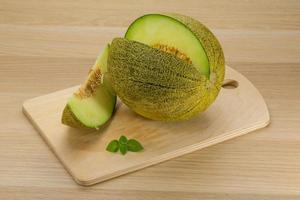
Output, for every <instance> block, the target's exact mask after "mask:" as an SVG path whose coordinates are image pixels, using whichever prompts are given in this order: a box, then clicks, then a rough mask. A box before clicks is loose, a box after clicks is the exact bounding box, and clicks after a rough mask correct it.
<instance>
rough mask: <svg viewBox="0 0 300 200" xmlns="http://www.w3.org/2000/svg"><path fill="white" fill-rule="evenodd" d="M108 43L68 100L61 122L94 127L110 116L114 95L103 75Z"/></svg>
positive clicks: (104, 121) (97, 126)
mask: <svg viewBox="0 0 300 200" xmlns="http://www.w3.org/2000/svg"><path fill="white" fill-rule="evenodd" d="M108 53H109V45H107V46H106V48H105V49H104V51H103V53H102V54H101V55H100V56H99V57H98V58H97V60H96V62H95V64H94V66H93V67H92V68H91V70H90V72H89V75H88V78H87V80H86V81H85V83H84V84H83V85H82V86H81V87H80V88H79V90H78V91H76V92H75V93H74V94H73V95H72V96H71V97H70V98H69V100H68V102H67V105H66V107H65V109H64V111H63V115H62V123H63V124H65V125H68V126H71V127H76V128H95V129H98V128H99V127H100V126H102V125H103V124H105V123H106V122H107V121H108V120H109V119H110V118H111V116H112V114H113V111H114V108H115V104H116V95H115V94H114V93H113V92H112V91H111V90H110V88H109V82H108V80H107V79H106V78H104V77H105V73H106V71H107V57H108Z"/></svg>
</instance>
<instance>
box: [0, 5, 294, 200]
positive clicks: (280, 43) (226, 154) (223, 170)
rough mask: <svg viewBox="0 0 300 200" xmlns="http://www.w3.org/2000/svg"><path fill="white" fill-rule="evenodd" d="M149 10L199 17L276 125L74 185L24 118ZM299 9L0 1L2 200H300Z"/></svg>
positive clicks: (83, 72) (72, 81)
mask: <svg viewBox="0 0 300 200" xmlns="http://www.w3.org/2000/svg"><path fill="white" fill-rule="evenodd" d="M150 12H178V13H182V14H186V15H190V16H193V17H195V18H197V19H199V20H200V21H202V22H203V23H205V24H206V25H207V26H208V27H210V28H211V29H212V30H213V32H214V33H215V34H216V35H217V36H218V38H219V39H220V41H221V43H222V45H223V47H224V51H225V56H226V60H227V64H228V65H229V66H231V67H233V68H235V69H237V70H238V71H240V72H241V73H242V74H244V75H245V76H247V77H248V78H249V79H250V80H251V81H252V82H253V83H254V84H255V85H256V86H257V88H258V89H259V90H260V92H261V93H262V95H263V96H264V98H265V99H266V102H267V104H268V106H269V109H270V114H271V125H270V126H268V127H267V128H265V129H262V130H260V131H256V132H253V133H251V134H248V135H246V136H242V137H239V138H237V139H234V140H231V141H228V142H225V143H222V144H218V145H216V146H213V147H209V148H207V149H204V150H200V151H196V152H194V153H191V154H188V155H185V156H182V157H180V158H176V159H173V160H171V161H168V162H165V163H162V164H159V165H156V166H154V167H149V168H147V169H144V170H141V171H138V172H136V173H132V174H129V175H125V176H122V177H120V178H116V179H113V180H110V181H107V182H104V183H101V184H98V185H95V186H93V187H88V188H87V187H81V186H78V185H76V183H74V181H73V180H72V179H71V177H70V176H69V175H68V174H67V172H66V171H65V170H64V169H63V167H62V165H61V164H60V163H59V162H58V160H57V159H56V158H55V156H54V155H53V154H52V153H51V151H50V150H49V148H48V147H47V146H46V145H45V143H44V141H43V140H42V139H41V137H40V136H39V135H38V133H37V132H36V131H35V130H34V128H33V127H32V126H31V124H30V123H29V122H28V120H27V119H26V118H25V116H24V115H23V114H22V112H21V105H22V102H23V101H24V100H25V99H29V98H32V97H35V96H39V95H42V94H46V93H49V92H53V91H56V90H60V89H63V88H67V87H70V86H73V85H76V84H79V83H80V82H81V81H82V80H83V78H84V77H85V75H86V73H87V71H88V68H89V66H91V65H92V64H93V62H94V60H95V58H96V56H97V54H98V53H99V51H100V50H101V49H102V48H103V45H104V44H105V43H107V42H108V41H110V40H111V39H112V38H113V37H115V36H121V35H122V34H123V33H124V31H125V29H126V26H128V24H129V23H130V22H131V21H132V20H133V19H135V18H136V17H138V16H140V15H142V14H144V13H150ZM299 55H300V1H299V0H294V1H292V0H286V1H275V0H274V1H261V0H254V1H245V0H235V1H223V0H217V1H207V0H206V1H197V0H191V1H169V0H165V1H150V0H148V1H134V0H130V1H125V0H120V1H112V0H111V1H99V0H94V1H90V0H81V1H75V0H72V1H71V0H58V1H35V0H27V1H21V0H20V1H14V0H0V121H1V122H0V123H1V124H0V199H1V200H2V199H54V198H58V197H60V199H72V200H73V199H112V200H113V199H146V200H147V199H151V200H156V199H164V200H165V199H255V200H257V199H285V200H287V199H300V66H299V64H300V56H299Z"/></svg>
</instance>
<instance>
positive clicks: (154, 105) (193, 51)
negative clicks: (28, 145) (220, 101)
mask: <svg viewBox="0 0 300 200" xmlns="http://www.w3.org/2000/svg"><path fill="white" fill-rule="evenodd" d="M107 64H108V72H109V74H110V77H111V86H112V87H113V89H114V90H115V92H116V93H117V95H118V96H119V97H120V99H121V100H122V101H123V102H124V103H125V104H126V105H127V106H128V107H130V108H131V109H132V110H134V111H135V112H136V113H138V114H140V115H142V116H144V117H147V118H150V119H154V120H163V121H177V120H186V119H189V118H191V117H193V116H195V115H196V114H198V113H199V112H202V111H204V110H205V109H206V108H207V107H208V106H209V105H210V104H211V103H212V102H213V101H214V100H215V99H216V97H217V95H218V93H219V91H220V89H221V86H222V82H223V79H224V73H225V67H224V65H225V60H224V54H223V51H222V48H221V45H220V44H219V42H218V40H217V39H216V37H215V36H214V35H213V34H212V33H211V31H209V29H208V28H206V27H205V26H204V25H203V24H201V23H200V22H198V21H197V20H195V19H193V18H191V17H187V16H182V15H177V14H170V15H162V14H149V15H145V16H142V17H140V18H138V19H137V20H135V21H134V22H133V23H132V24H131V25H130V26H129V28H128V30H127V32H126V35H125V38H116V39H114V40H113V41H112V43H111V47H110V51H109V56H108V63H107Z"/></svg>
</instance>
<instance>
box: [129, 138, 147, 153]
mask: <svg viewBox="0 0 300 200" xmlns="http://www.w3.org/2000/svg"><path fill="white" fill-rule="evenodd" d="M127 148H128V151H132V152H138V151H141V150H143V149H144V148H143V146H142V145H141V143H139V142H138V141H137V140H135V139H130V140H128V142H127Z"/></svg>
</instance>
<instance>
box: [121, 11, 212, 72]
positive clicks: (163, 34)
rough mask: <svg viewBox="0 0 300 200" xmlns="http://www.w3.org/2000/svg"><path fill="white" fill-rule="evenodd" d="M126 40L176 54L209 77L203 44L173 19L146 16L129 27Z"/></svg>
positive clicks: (163, 16)
mask: <svg viewBox="0 0 300 200" xmlns="http://www.w3.org/2000/svg"><path fill="white" fill-rule="evenodd" d="M125 38H126V39H129V40H134V41H137V42H141V43H144V44H147V45H149V46H151V47H154V48H159V49H161V50H164V51H166V52H169V53H172V54H176V55H177V56H178V57H179V58H181V59H183V60H187V61H191V63H192V64H193V65H194V66H195V67H196V68H197V69H198V70H199V71H200V73H201V74H203V75H205V76H207V77H209V74H210V67H209V61H208V58H207V55H206V53H205V50H204V48H203V46H202V45H201V42H200V41H199V40H198V38H197V37H196V36H195V35H194V33H193V32H192V31H191V30H190V29H189V28H188V27H187V26H186V25H184V24H183V23H181V22H180V21H178V20H176V19H174V18H172V17H169V16H166V15H161V14H149V15H144V16H142V17H140V18H138V19H136V20H135V21H134V22H133V23H132V24H131V25H130V26H129V28H128V30H127V32H126V35H125Z"/></svg>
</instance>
